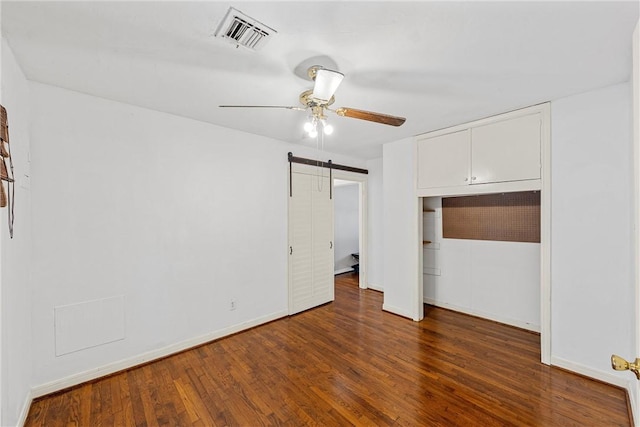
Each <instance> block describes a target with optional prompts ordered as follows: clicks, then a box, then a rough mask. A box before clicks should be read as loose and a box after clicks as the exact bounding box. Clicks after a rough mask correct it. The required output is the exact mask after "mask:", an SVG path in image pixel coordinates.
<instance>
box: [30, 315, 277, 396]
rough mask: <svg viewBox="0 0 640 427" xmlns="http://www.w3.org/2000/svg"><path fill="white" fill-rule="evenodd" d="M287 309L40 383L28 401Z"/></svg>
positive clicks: (274, 317)
mask: <svg viewBox="0 0 640 427" xmlns="http://www.w3.org/2000/svg"><path fill="white" fill-rule="evenodd" d="M287 314H288V312H287V310H282V311H277V312H275V313H271V314H268V315H266V316H262V317H258V318H256V319H252V320H248V321H246V322H242V323H240V324H237V325H234V326H230V327H228V328H224V329H220V330H218V331H214V332H211V333H208V334H205V335H201V336H199V337H195V338H191V339H188V340H185V341H181V342H179V343H176V344H172V345H169V346H167V347H163V348H159V349H157V350H152V351H149V352H146V353H143V354H140V355H137V356H134V357H130V358H128V359H123V360H120V361H117V362H113V363H109V364H107V365H104V366H100V367H97V368H93V369H89V370H87V371H84V372H79V373H77V374H73V375H69V376H68V377H65V378H60V379H58V380H55V381H51V382H49V383H46V384H40V385H38V386H36V387H33V388H32V389H31V396H30V397H31V398H32V399H36V398H38V397H41V396H44V395H47V394H50V393H54V392H56V391H60V390H63V389H65V388H68V387H73V386H75V385H78V384H82V383H84V382H87V381H91V380H95V379H97V378H101V377H104V376H106V375H111V374H113V373H116V372H119V371H122V370H125V369H130V368H133V367H135V366H138V365H141V364H143V363H147V362H151V361H153V360H157V359H161V358H163V357H167V356H171V355H172V354H175V353H179V352H181V351H184V350H188V349H190V348H193V347H197V346H199V345H202V344H206V343H208V342H211V341H214V340H217V339H220V338H224V337H226V336H229V335H232V334H236V333H238V332H242V331H245V330H247V329H251V328H254V327H256V326H259V325H262V324H265V323H268V322H271V321H274V320H277V319H280V318H282V317H286V316H287Z"/></svg>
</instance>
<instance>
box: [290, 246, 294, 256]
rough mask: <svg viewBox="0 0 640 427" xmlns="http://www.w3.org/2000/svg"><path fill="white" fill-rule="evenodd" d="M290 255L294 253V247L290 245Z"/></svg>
mask: <svg viewBox="0 0 640 427" xmlns="http://www.w3.org/2000/svg"><path fill="white" fill-rule="evenodd" d="M289 255H293V247H292V246H289Z"/></svg>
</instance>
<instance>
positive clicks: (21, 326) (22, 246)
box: [0, 39, 32, 426]
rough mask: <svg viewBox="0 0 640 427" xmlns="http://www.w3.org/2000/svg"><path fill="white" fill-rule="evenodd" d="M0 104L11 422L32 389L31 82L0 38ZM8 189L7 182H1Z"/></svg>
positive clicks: (1, 390) (4, 390)
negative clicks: (10, 215)
mask: <svg viewBox="0 0 640 427" xmlns="http://www.w3.org/2000/svg"><path fill="white" fill-rule="evenodd" d="M0 97H1V100H0V103H2V105H3V106H4V107H5V108H6V109H7V116H8V120H9V138H10V141H11V154H12V157H13V164H14V171H15V175H16V177H17V178H18V183H17V184H16V186H15V228H14V238H13V239H10V238H9V232H8V226H7V208H3V209H1V210H0V246H1V250H0V252H1V254H2V256H1V261H0V262H1V266H2V268H1V275H0V281H1V288H0V302H1V308H0V312H1V316H2V317H1V319H0V324H1V326H2V335H1V337H2V347H1V348H2V351H1V353H0V360H1V363H2V365H1V371H0V378H1V382H0V395H1V398H0V400H1V402H0V405H1V413H2V418H1V420H0V424H1V425H3V426H7V425H15V424H16V423H17V422H18V420H19V419H20V418H21V417H23V416H24V413H25V411H26V410H28V407H27V406H26V405H28V403H29V391H30V389H31V372H32V363H31V362H32V346H31V342H32V341H31V298H32V290H31V284H30V281H29V262H30V249H31V218H30V215H31V206H30V205H31V200H30V199H31V195H30V191H29V189H28V188H25V187H26V186H28V185H27V183H26V182H25V181H24V175H29V174H30V171H29V162H28V153H29V128H28V121H29V86H28V82H27V80H26V79H25V76H24V74H23V73H22V71H21V70H20V67H19V66H18V64H17V62H16V60H15V58H14V56H13V52H12V51H11V48H10V47H9V45H8V44H7V43H6V41H5V40H4V39H2V89H1V92H0ZM5 188H6V186H5Z"/></svg>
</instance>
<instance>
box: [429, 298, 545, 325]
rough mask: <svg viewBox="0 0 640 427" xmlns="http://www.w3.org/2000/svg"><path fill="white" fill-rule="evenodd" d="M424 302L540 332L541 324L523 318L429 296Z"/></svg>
mask: <svg viewBox="0 0 640 427" xmlns="http://www.w3.org/2000/svg"><path fill="white" fill-rule="evenodd" d="M424 302H425V304H429V305H435V306H436V307H442V308H446V309H448V310H453V311H457V312H460V313H464V314H469V315H471V316H476V317H482V318H483V319H488V320H493V321H494V322H498V323H504V324H505V325H510V326H515V327H516V328H520V329H526V330H528V331H532V332H540V325H535V324H532V323H527V322H523V321H521V320H516V319H511V318H509V317H503V316H496V315H495V314H492V313H487V312H485V311H480V310H474V309H472V308H467V307H460V306H457V305H455V304H449V303H446V302H440V301H436V300H434V299H431V298H427V297H425V298H424Z"/></svg>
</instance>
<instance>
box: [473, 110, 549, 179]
mask: <svg viewBox="0 0 640 427" xmlns="http://www.w3.org/2000/svg"><path fill="white" fill-rule="evenodd" d="M540 128H541V119H540V115H539V114H532V115H529V116H524V117H518V118H515V119H511V120H504V121H501V122H497V123H493V124H488V125H485V126H479V127H476V128H473V129H471V184H484V183H487V182H505V181H521V180H525V179H540Z"/></svg>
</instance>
